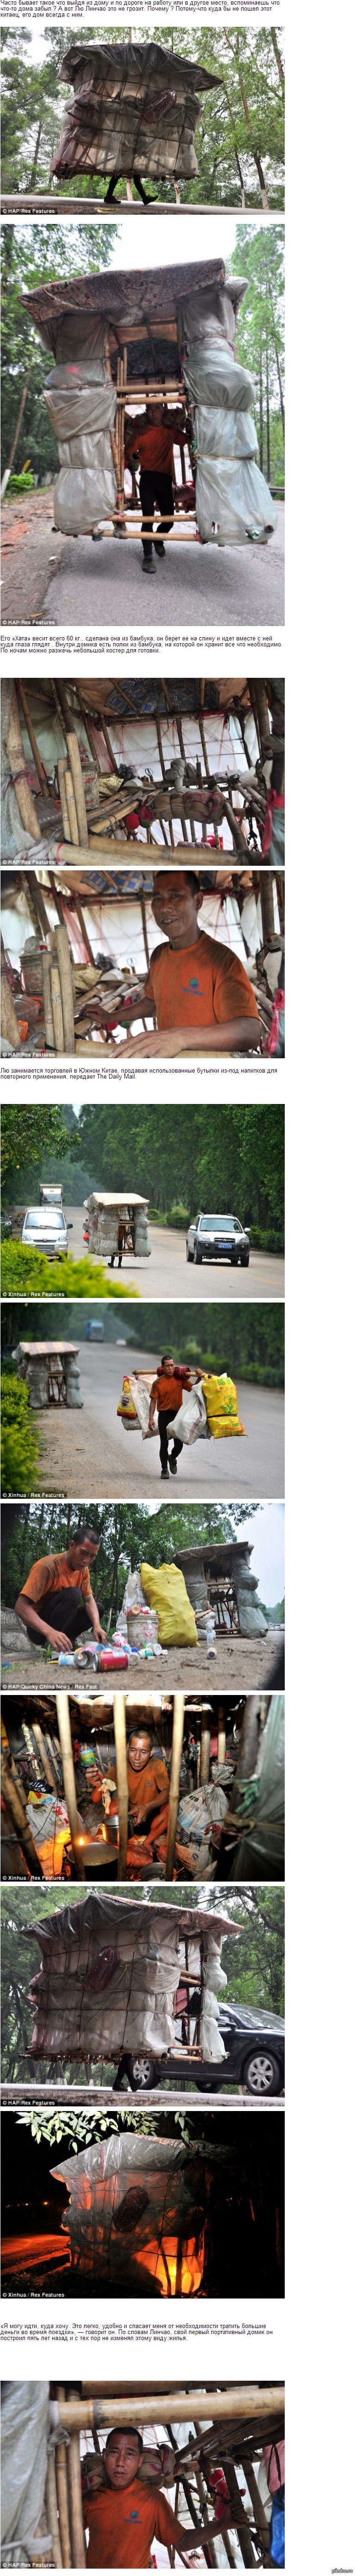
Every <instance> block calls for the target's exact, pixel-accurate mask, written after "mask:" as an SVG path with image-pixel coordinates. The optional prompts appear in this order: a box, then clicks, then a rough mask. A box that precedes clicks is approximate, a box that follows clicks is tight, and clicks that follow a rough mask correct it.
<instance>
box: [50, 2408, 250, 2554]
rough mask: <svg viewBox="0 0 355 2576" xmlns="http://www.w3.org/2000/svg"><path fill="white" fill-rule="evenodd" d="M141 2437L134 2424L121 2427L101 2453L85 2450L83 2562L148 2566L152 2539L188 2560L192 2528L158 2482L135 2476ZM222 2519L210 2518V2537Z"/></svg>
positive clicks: (229, 2511)
mask: <svg viewBox="0 0 355 2576" xmlns="http://www.w3.org/2000/svg"><path fill="white" fill-rule="evenodd" d="M142 2451H143V2442H142V2436H141V2433H137V2432H136V2430H135V2427H134V2425H132V2424H127V2426H126V2428H125V2431H124V2432H116V2433H109V2434H108V2439H107V2442H106V2447H105V2451H104V2452H103V2454H102V2457H101V2459H100V2460H99V2459H98V2458H96V2459H95V2458H93V2457H92V2456H91V2454H89V2455H88V2457H87V2459H86V2461H85V2478H86V2484H87V2488H88V2501H87V2502H86V2501H85V2494H84V2502H83V2513H84V2523H86V2525H87V2524H88V2526H89V2545H88V2550H87V2566H88V2567H96V2568H101V2567H149V2566H150V2565H151V2547H152V2542H153V2540H160V2541H162V2542H163V2544H165V2547H166V2548H167V2549H169V2548H170V2547H171V2545H173V2546H175V2549H177V2550H178V2551H179V2555H180V2557H181V2556H182V2554H184V2560H185V2559H186V2561H187V2564H188V2563H189V2559H190V2556H191V2557H192V2556H193V2553H194V2552H195V2551H196V2532H195V2530H194V2531H192V2530H191V2536H190V2531H189V2530H188V2529H185V2527H184V2524H183V2523H182V2522H178V2519H177V2514H176V2513H173V2510H172V2506H171V2504H169V2503H168V2498H167V2496H165V2495H162V2494H161V2493H160V2491H159V2488H157V2487H156V2486H153V2485H149V2483H148V2480H147V2481H146V2480H145V2478H144V2479H143V2478H140V2477H139V2469H140V2463H141V2458H142ZM227 2523H228V2524H229V2523H231V2524H232V2523H233V2511H232V2509H231V2507H230V2506H229V2507H228V2508H226V2515H225V2528H226V2527H227ZM221 2528H222V2529H223V2523H222V2525H221V2523H220V2522H219V2523H217V2522H211V2523H209V2526H208V2537H209V2539H213V2537H214V2535H216V2534H217V2532H219V2533H220V2531H221Z"/></svg>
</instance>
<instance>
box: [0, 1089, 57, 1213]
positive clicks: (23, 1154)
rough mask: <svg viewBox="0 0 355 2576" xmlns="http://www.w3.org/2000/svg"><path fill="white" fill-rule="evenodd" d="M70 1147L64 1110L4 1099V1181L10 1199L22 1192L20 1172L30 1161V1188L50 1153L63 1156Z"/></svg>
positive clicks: (2, 1130) (2, 1119) (2, 1157)
mask: <svg viewBox="0 0 355 2576" xmlns="http://www.w3.org/2000/svg"><path fill="white" fill-rule="evenodd" d="M69 1150H70V1137H69V1134H68V1129H67V1127H66V1125H65V1121H64V1118H63V1116H62V1111H61V1109H50V1108H47V1107H46V1108H43V1107H42V1108H38V1109H37V1107H36V1108H28V1107H22V1106H21V1109H18V1108H16V1104H14V1103H13V1102H12V1101H11V1102H10V1101H7V1100H6V1101H4V1105H3V1108H2V1111H1V1180H2V1184H3V1189H4V1197H5V1198H6V1200H7V1201H8V1200H9V1198H10V1196H11V1197H12V1195H13V1192H14V1194H15V1197H16V1196H17V1191H18V1181H17V1173H18V1172H19V1171H20V1170H21V1169H22V1170H23V1167H24V1162H25V1160H26V1167H27V1187H28V1186H31V1182H32V1178H33V1176H34V1174H36V1177H37V1176H38V1174H41V1173H42V1164H43V1158H44V1157H45V1156H46V1154H55V1155H57V1154H58V1155H59V1154H60V1155H61V1157H63V1155H65V1154H68V1153H69Z"/></svg>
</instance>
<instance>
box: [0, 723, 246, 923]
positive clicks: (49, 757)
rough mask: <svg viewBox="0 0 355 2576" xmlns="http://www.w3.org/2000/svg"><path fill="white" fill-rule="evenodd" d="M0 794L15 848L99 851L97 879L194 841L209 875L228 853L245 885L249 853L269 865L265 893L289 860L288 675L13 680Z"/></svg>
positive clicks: (76, 861)
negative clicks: (280, 677)
mask: <svg viewBox="0 0 355 2576" xmlns="http://www.w3.org/2000/svg"><path fill="white" fill-rule="evenodd" d="M1 794H2V859H3V861H5V860H6V861H7V860H9V861H10V862H12V860H13V859H16V856H17V854H19V855H21V858H22V859H23V857H24V855H25V852H26V849H28V852H29V857H30V858H31V861H33V862H34V863H37V864H38V865H40V863H41V861H43V862H45V860H46V858H47V857H48V860H49V862H50V861H51V860H52V864H53V867H54V868H56V866H57V865H58V860H59V861H60V860H61V859H66V861H67V865H69V862H70V861H72V863H73V865H75V867H76V868H77V869H79V868H80V866H82V865H83V864H84V866H85V870H86V869H88V868H89V867H90V868H91V869H92V870H93V871H94V869H95V865H96V875H94V874H93V876H92V885H93V890H95V888H97V889H98V888H99V887H101V889H103V887H104V867H103V862H104V861H106V864H107V866H108V867H109V866H110V861H111V866H112V863H114V861H115V857H116V856H117V858H118V860H119V863H120V865H121V867H123V866H126V862H127V886H128V888H129V883H130V882H131V885H132V886H133V887H134V886H135V883H136V878H135V875H134V872H133V862H134V858H135V856H137V858H138V868H139V871H140V870H141V869H142V870H143V871H144V873H145V872H147V873H148V874H149V876H151V868H152V861H154V860H157V859H159V858H161V856H162V855H164V850H165V849H166V850H167V851H168V852H169V862H170V864H171V865H173V864H174V857H175V851H177V853H178V858H179V859H180V860H181V858H182V856H183V851H184V849H188V848H191V847H192V849H194V850H197V849H198V850H199V852H200V857H201V859H202V860H203V868H204V872H205V876H206V883H208V884H209V885H210V884H211V883H213V882H214V876H215V871H216V869H218V866H219V861H220V858H221V860H222V873H223V863H224V864H225V862H226V860H227V862H228V874H229V871H230V869H231V868H232V867H233V869H234V867H238V871H240V872H241V888H242V884H243V870H244V868H245V865H247V868H248V865H253V863H254V865H255V864H256V866H257V868H259V867H260V870H261V874H263V871H264V867H265V881H264V893H265V900H266V897H267V891H268V874H269V869H270V868H272V867H274V868H275V870H276V871H277V869H278V868H279V869H280V871H282V868H283V862H284V836H283V829H282V826H283V814H284V683H283V681H280V682H278V681H277V680H276V681H274V680H270V679H269V678H268V679H267V680H265V681H264V680H261V679H260V680H259V679H249V678H248V679H241V678H238V679H232V680H228V679H224V678H218V679H217V680H203V679H199V678H197V676H193V677H192V678H190V679H188V680H186V679H185V680H182V679H178V680H175V679H169V681H165V680H158V679H156V678H155V677H153V678H152V679H147V678H146V677H143V678H140V679H136V678H135V679H133V680H131V679H130V677H129V675H127V676H126V677H125V680H124V682H123V681H122V680H121V678H120V677H118V678H117V679H116V680H112V679H107V680H102V679H100V678H97V679H92V678H91V677H90V678H89V679H87V678H86V676H85V675H83V676H82V678H81V679H80V682H79V680H76V679H75V680H70V681H69V682H68V681H66V682H65V686H64V682H63V681H62V680H58V679H57V680H53V679H48V678H47V677H45V676H42V675H41V676H40V678H38V679H36V680H27V681H26V688H25V687H24V683H23V681H22V680H18V681H17V682H13V681H12V680H10V681H6V680H3V681H2V682H1ZM264 840H265V844H266V842H267V849H265V852H264ZM98 861H99V862H100V865H99V866H98ZM128 871H129V873H128ZM112 882H113V884H115V882H117V880H115V878H113V880H112ZM77 887H78V893H79V878H77ZM267 927H268V928H269V927H270V923H269V920H268V922H267V923H265V922H264V918H263V931H265V929H266V928H267Z"/></svg>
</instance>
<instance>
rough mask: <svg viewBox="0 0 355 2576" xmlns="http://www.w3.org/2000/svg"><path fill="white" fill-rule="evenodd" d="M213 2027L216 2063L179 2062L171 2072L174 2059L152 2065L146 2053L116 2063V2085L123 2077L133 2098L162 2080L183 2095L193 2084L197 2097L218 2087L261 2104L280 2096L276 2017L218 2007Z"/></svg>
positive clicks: (281, 2029) (281, 2052)
mask: <svg viewBox="0 0 355 2576" xmlns="http://www.w3.org/2000/svg"><path fill="white" fill-rule="evenodd" d="M218 2027H219V2030H220V2031H221V2036H222V2039H223V2040H224V2046H225V2050H226V2056H225V2057H222V2058H221V2059H219V2060H218V2062H217V2063H216V2060H213V2059H212V2061H211V2059H207V2058H206V2059H205V2063H204V2065H202V2064H201V2060H200V2059H199V2061H198V2063H197V2064H196V2066H195V2067H194V2066H192V2065H191V2063H190V2064H189V2063H188V2061H185V2063H184V2059H183V2058H181V2060H180V2059H179V2065H178V2067H177V2061H176V2058H175V2059H173V2058H169V2057H162V2058H159V2059H157V2058H156V2057H150V2055H149V2051H148V2049H146V2050H145V2049H144V2050H141V2051H138V2050H137V2055H136V2056H134V2057H133V2056H130V2057H128V2056H127V2057H125V2058H124V2059H123V2058H122V2059H121V2064H120V2068H119V2073H118V2076H117V2077H116V2085H120V2083H121V2081H122V2075H123V2073H126V2074H127V2075H128V2080H129V2083H130V2085H131V2089H132V2092H133V2093H137V2092H138V2090H139V2091H141V2092H144V2091H146V2092H147V2093H149V2092H151V2090H152V2087H153V2085H154V2084H159V2082H160V2083H164V2081H166V2079H167V2078H168V2079H169V2080H170V2082H172V2080H174V2082H175V2086H176V2082H177V2080H178V2084H179V2090H180V2088H181V2085H182V2086H183V2089H184V2090H185V2085H186V2084H188V2083H193V2084H196V2085H197V2087H198V2090H199V2092H202V2093H217V2092H218V2093H219V2092H220V2091H221V2090H222V2087H223V2085H224V2084H245V2085H246V2089H247V2092H248V2093H252V2094H253V2095H254V2099H255V2100H257V2101H265V2100H266V2099H267V2096H270V2094H272V2093H282V2092H283V2088H284V2082H285V2024H284V2022H283V2021H281V2020H280V2019H279V2015H278V2014H277V2013H273V2012H264V2011H261V2012H258V2013H257V2012H252V2010H251V2006H250V2005H248V2004H221V2005H220V2009H219V2015H218Z"/></svg>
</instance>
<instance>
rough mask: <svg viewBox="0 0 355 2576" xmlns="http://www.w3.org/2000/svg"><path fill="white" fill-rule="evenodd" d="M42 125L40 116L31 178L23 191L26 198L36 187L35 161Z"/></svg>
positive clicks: (36, 159)
mask: <svg viewBox="0 0 355 2576" xmlns="http://www.w3.org/2000/svg"><path fill="white" fill-rule="evenodd" d="M42 125H43V117H42V116H40V120H39V126H38V131H37V142H36V145H35V151H34V156H33V162H32V170H31V177H30V179H29V182H28V188H26V191H25V194H26V197H30V196H31V195H32V189H33V188H34V187H35V185H36V176H37V161H38V154H39V147H40V141H41V133H42Z"/></svg>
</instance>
